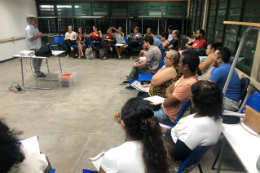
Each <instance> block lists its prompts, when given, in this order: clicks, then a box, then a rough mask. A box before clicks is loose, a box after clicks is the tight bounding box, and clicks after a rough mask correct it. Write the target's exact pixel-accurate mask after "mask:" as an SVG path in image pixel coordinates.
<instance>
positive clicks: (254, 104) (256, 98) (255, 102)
mask: <svg viewBox="0 0 260 173" xmlns="http://www.w3.org/2000/svg"><path fill="white" fill-rule="evenodd" d="M246 105H248V106H250V107H251V108H253V109H255V110H256V111H258V112H260V106H259V105H260V93H259V92H255V93H254V94H252V95H251V96H250V97H249V98H248V99H247V101H246V103H245V106H246ZM243 110H245V109H242V110H241V113H242V112H243Z"/></svg>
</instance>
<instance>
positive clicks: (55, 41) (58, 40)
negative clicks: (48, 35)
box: [49, 36, 64, 49]
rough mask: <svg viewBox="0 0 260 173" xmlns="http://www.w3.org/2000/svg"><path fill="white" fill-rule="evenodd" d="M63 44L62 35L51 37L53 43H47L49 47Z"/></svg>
mask: <svg viewBox="0 0 260 173" xmlns="http://www.w3.org/2000/svg"><path fill="white" fill-rule="evenodd" d="M63 44H64V37H63V36H55V37H54V38H53V44H51V45H49V47H50V48H52V49H53V48H54V47H61V46H62V45H63Z"/></svg>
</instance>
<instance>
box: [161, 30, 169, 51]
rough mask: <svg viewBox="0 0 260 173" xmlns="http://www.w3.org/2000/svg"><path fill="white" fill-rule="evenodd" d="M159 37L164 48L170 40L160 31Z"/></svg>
mask: <svg viewBox="0 0 260 173" xmlns="http://www.w3.org/2000/svg"><path fill="white" fill-rule="evenodd" d="M160 38H161V41H162V44H163V47H164V48H167V47H168V45H169V43H170V41H169V40H167V39H166V34H165V33H161V34H160Z"/></svg>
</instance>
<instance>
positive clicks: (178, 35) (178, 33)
mask: <svg viewBox="0 0 260 173" xmlns="http://www.w3.org/2000/svg"><path fill="white" fill-rule="evenodd" d="M172 33H174V34H175V35H176V36H177V37H178V38H179V37H180V32H179V31H178V30H173V31H172Z"/></svg>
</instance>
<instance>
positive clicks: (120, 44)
mask: <svg viewBox="0 0 260 173" xmlns="http://www.w3.org/2000/svg"><path fill="white" fill-rule="evenodd" d="M123 45H124V44H119V43H117V44H116V46H123Z"/></svg>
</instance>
